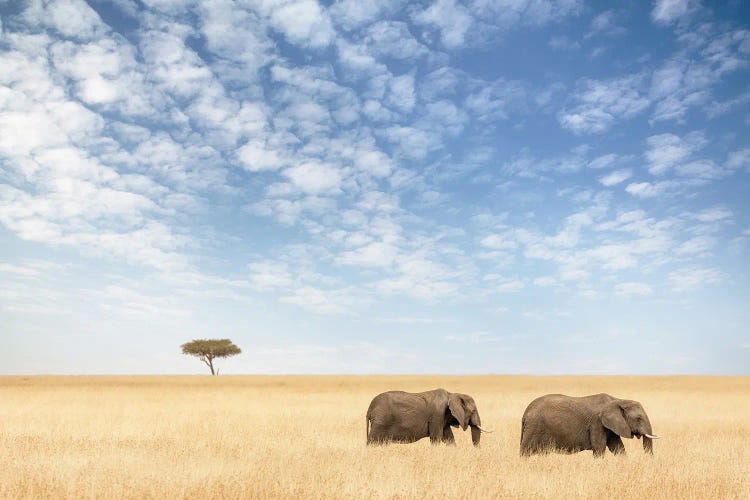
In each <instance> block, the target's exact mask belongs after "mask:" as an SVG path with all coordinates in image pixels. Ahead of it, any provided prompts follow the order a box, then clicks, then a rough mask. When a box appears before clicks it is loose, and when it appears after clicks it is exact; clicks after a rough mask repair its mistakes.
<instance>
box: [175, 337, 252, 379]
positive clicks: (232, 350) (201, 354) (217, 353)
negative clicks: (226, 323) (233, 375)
mask: <svg viewBox="0 0 750 500" xmlns="http://www.w3.org/2000/svg"><path fill="white" fill-rule="evenodd" d="M180 347H182V354H188V355H190V356H195V357H196V358H198V359H200V360H201V361H203V362H204V363H206V365H207V366H208V367H209V368H210V369H211V375H216V372H214V359H215V358H228V357H230V356H235V355H237V354H240V353H241V352H242V349H240V348H239V347H237V346H236V345H234V343H233V342H232V341H231V340H229V339H194V340H192V341H190V342H185V343H184V344H182V345H181V346H180Z"/></svg>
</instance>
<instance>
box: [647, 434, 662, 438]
mask: <svg viewBox="0 0 750 500" xmlns="http://www.w3.org/2000/svg"><path fill="white" fill-rule="evenodd" d="M644 436H646V437H647V438H651V439H659V438H660V436H656V435H651V434H644Z"/></svg>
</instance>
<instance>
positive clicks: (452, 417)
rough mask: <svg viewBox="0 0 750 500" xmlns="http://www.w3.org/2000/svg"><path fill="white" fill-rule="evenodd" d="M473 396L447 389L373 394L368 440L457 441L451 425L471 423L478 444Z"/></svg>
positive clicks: (473, 440) (374, 441)
mask: <svg viewBox="0 0 750 500" xmlns="http://www.w3.org/2000/svg"><path fill="white" fill-rule="evenodd" d="M481 425H482V420H481V419H480V418H479V411H477V405H476V403H474V398H472V397H471V396H469V395H468V394H457V393H450V392H448V391H446V390H445V389H435V390H432V391H426V392H417V393H411V392H403V391H389V392H384V393H382V394H378V395H377V396H375V398H373V400H372V402H371V403H370V407H369V408H368V409H367V444H382V443H388V442H397V443H413V442H415V441H418V440H420V439H422V438H425V437H428V436H429V438H430V442H431V443H433V444H437V443H441V442H444V443H449V444H454V443H455V438H454V437H453V431H452V430H451V427H459V426H460V427H461V428H462V429H463V430H464V431H465V430H466V427H468V426H470V427H471V440H472V442H473V443H474V446H479V440H480V436H481V433H482V432H489V431H484V430H483V429H482V428H481Z"/></svg>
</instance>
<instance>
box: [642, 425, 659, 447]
mask: <svg viewBox="0 0 750 500" xmlns="http://www.w3.org/2000/svg"><path fill="white" fill-rule="evenodd" d="M650 436H653V431H652V430H651V422H647V423H646V432H644V433H643V451H644V453H649V454H651V455H653V454H654V441H653V439H652V438H651V437H650ZM654 437H656V436H654Z"/></svg>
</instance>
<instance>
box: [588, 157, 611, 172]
mask: <svg viewBox="0 0 750 500" xmlns="http://www.w3.org/2000/svg"><path fill="white" fill-rule="evenodd" d="M617 159H618V156H617V155H616V154H614V153H609V154H606V155H601V156H598V157H596V158H594V159H593V160H591V161H590V162H589V164H588V167H589V168H595V169H599V168H607V167H611V166H612V165H614V164H615V162H616V161H617Z"/></svg>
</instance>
